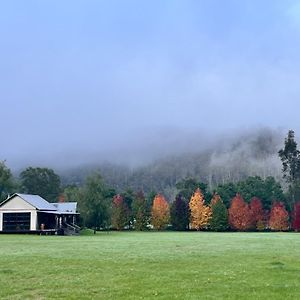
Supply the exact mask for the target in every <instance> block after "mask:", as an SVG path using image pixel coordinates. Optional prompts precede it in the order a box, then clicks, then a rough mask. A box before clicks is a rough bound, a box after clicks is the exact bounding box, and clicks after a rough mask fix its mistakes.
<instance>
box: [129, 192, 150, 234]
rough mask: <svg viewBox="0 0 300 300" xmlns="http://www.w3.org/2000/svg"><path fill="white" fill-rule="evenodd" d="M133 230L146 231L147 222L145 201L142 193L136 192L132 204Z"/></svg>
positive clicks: (147, 215) (147, 214)
mask: <svg viewBox="0 0 300 300" xmlns="http://www.w3.org/2000/svg"><path fill="white" fill-rule="evenodd" d="M132 209H133V216H134V229H135V230H139V231H141V230H146V229H147V225H148V220H149V213H148V207H147V200H146V198H145V195H144V193H143V192H142V191H140V192H138V193H137V194H136V195H135V197H134V199H133V202H132Z"/></svg>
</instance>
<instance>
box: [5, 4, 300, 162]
mask: <svg viewBox="0 0 300 300" xmlns="http://www.w3.org/2000/svg"><path fill="white" fill-rule="evenodd" d="M0 103H1V118H0V125H1V141H2V143H1V147H0V159H7V164H8V165H9V166H12V167H16V166H18V165H20V164H25V165H28V164H34V163H35V164H43V163H45V164H46V163H48V162H51V163H54V162H56V164H60V163H63V162H68V164H70V165H72V164H73V163H74V164H75V163H78V162H88V161H90V160H91V157H96V159H97V160H98V159H99V160H100V159H107V160H114V159H116V157H121V158H122V159H123V160H124V161H126V159H128V161H130V160H131V161H132V160H134V159H137V160H138V159H139V157H143V155H144V156H147V155H150V154H149V153H150V152H149V151H150V150H149V149H150V148H151V149H156V152H158V153H159V152H160V151H161V152H166V151H168V149H170V148H171V149H170V150H172V149H173V150H174V147H175V148H176V147H178V149H179V150H182V149H185V147H190V146H191V143H190V141H191V140H192V139H194V140H197V138H198V136H200V134H199V133H200V132H201V133H203V132H206V133H207V132H213V133H220V132H221V133H222V132H226V131H231V130H236V129H241V128H242V129H243V128H245V129H246V128H251V127H257V126H270V127H272V128H277V127H280V128H284V129H288V128H293V129H296V134H297V129H299V130H300V126H299V124H300V123H299V120H300V117H299V116H300V1H289V0H284V1H283V0H280V1H276V0H270V1H268V0H264V1H261V0H257V1H255V0H249V1H247V0H244V1H240V0H235V1H231V0H226V1H224V0H218V1H217V0H206V1H201V0H199V1H198V0H195V1H188V0H181V1H176V0H169V1H168V0H149V1H146V0H144V1H140V0H136V1H129V0H119V1H114V0H109V1H100V0H97V1H92V0H82V1H76V0H69V1H67V0H63V1H61V0H56V1H55V0H43V1H40V0H36V1H32V0H26V1H23V0H20V1H16V0H3V1H1V2H0ZM298 135H300V131H299V133H298ZM132 149H134V150H132ZM131 150H132V151H131ZM147 151H148V152H147ZM123 153H124V154H123Z"/></svg>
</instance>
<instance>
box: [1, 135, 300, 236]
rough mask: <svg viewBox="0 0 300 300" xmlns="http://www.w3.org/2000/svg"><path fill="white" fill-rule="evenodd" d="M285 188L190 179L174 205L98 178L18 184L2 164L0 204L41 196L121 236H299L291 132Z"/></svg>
mask: <svg viewBox="0 0 300 300" xmlns="http://www.w3.org/2000/svg"><path fill="white" fill-rule="evenodd" d="M278 155H279V157H280V159H281V161H282V172H283V173H282V174H283V178H284V180H285V186H284V187H282V185H281V184H280V183H279V182H278V181H277V180H276V179H275V178H274V177H272V176H269V177H266V178H262V177H259V176H250V177H248V178H246V179H244V180H240V181H237V182H230V181H229V182H226V183H223V184H219V185H217V186H215V187H214V188H213V189H211V188H209V185H208V184H207V183H203V182H202V181H199V180H197V179H196V178H192V177H187V178H184V179H182V180H179V181H177V182H176V184H175V187H174V189H175V190H176V195H175V197H174V199H170V198H169V199H168V201H167V200H166V198H165V196H164V195H163V193H162V192H161V191H157V190H148V191H147V192H146V193H144V192H143V190H142V189H141V190H138V191H134V190H133V189H132V188H130V187H127V188H126V189H123V191H121V192H120V191H118V189H117V187H115V186H113V187H111V186H109V185H108V184H107V183H106V182H105V181H104V179H103V178H102V176H101V175H100V174H99V173H94V174H92V175H89V176H87V178H86V180H85V182H84V183H83V184H80V185H77V184H69V185H65V186H63V185H62V184H61V179H60V177H59V176H58V175H57V174H56V173H55V172H54V171H53V170H52V169H49V168H39V167H37V168H35V167H28V168H26V169H24V170H23V171H22V172H21V173H20V175H19V177H18V178H14V177H13V176H12V173H11V171H10V169H9V168H8V167H7V166H6V164H5V162H1V163H0V200H4V199H5V198H6V197H7V195H8V194H10V193H13V192H24V193H30V194H38V195H40V196H42V197H43V198H45V199H47V200H48V201H50V202H56V201H58V200H59V201H77V202H78V208H79V212H80V214H81V223H82V226H85V227H89V228H94V229H96V230H98V229H107V228H113V229H117V230H124V229H136V230H147V229H149V228H154V229H157V230H160V229H166V228H169V229H174V230H188V229H192V230H215V231H220V230H288V229H295V230H298V227H297V226H298V225H295V224H298V223H300V221H299V220H298V215H299V212H298V211H299V209H300V208H299V207H300V205H299V203H298V202H297V200H300V152H299V150H298V149H297V143H296V141H295V136H294V132H293V131H292V130H290V131H289V132H288V135H287V137H286V139H285V143H284V147H283V148H282V149H281V150H280V151H279V152H278Z"/></svg>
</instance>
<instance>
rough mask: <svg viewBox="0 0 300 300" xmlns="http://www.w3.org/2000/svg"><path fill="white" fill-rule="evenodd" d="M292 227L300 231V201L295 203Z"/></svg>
mask: <svg viewBox="0 0 300 300" xmlns="http://www.w3.org/2000/svg"><path fill="white" fill-rule="evenodd" d="M292 221H293V223H292V227H293V229H294V230H295V231H300V202H297V203H296V204H295V205H294V210H293V220H292Z"/></svg>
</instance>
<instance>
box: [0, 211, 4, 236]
mask: <svg viewBox="0 0 300 300" xmlns="http://www.w3.org/2000/svg"><path fill="white" fill-rule="evenodd" d="M2 230H3V213H2V212H1V211H0V231H2Z"/></svg>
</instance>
